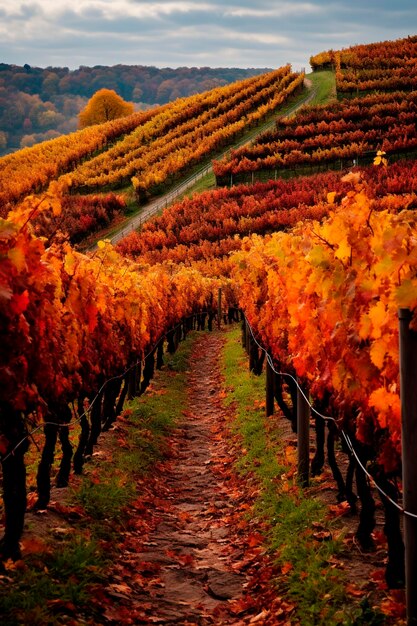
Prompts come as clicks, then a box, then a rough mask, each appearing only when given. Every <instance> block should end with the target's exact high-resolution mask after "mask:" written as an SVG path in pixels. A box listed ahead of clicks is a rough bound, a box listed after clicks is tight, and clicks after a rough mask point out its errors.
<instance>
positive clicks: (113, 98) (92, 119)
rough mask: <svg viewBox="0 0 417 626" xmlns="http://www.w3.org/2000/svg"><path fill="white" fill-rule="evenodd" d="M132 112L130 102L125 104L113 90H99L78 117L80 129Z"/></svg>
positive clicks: (132, 108) (132, 107)
mask: <svg viewBox="0 0 417 626" xmlns="http://www.w3.org/2000/svg"><path fill="white" fill-rule="evenodd" d="M133 112H134V106H133V103H132V102H126V101H125V100H123V98H121V97H120V96H119V95H118V94H117V93H116V92H115V91H114V90H113V89H100V90H99V91H96V93H95V94H94V95H93V96H92V97H91V98H90V100H89V101H88V102H87V105H86V107H85V109H83V110H82V111H81V112H80V114H79V116H78V124H79V127H80V128H85V127H86V126H92V125H93V124H102V123H103V122H108V121H109V120H115V119H117V118H118V117H126V115H131V114H132V113H133Z"/></svg>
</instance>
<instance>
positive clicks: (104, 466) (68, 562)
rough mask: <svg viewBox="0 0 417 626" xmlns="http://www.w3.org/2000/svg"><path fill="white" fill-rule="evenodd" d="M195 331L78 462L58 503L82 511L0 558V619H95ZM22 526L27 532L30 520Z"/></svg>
mask: <svg viewBox="0 0 417 626" xmlns="http://www.w3.org/2000/svg"><path fill="white" fill-rule="evenodd" d="M195 336H196V333H190V334H189V336H188V338H187V340H186V341H184V342H182V343H181V344H180V346H179V348H178V350H177V352H176V353H175V354H174V355H165V357H164V359H165V366H164V368H163V370H162V371H161V372H156V375H155V377H154V379H153V381H152V383H151V387H150V388H149V390H148V391H147V392H146V393H145V394H144V395H143V396H141V397H140V398H136V399H135V400H133V401H132V402H131V403H130V404H129V405H128V407H127V411H126V419H128V420H129V424H126V423H122V424H123V428H122V429H117V430H115V431H114V434H113V433H111V432H110V433H107V435H106V436H107V437H108V438H111V437H114V438H115V439H118V441H114V442H113V443H112V441H111V439H110V441H108V442H107V443H106V445H105V446H104V449H105V453H104V455H103V456H97V457H93V459H92V461H90V462H89V463H88V464H86V465H85V475H84V476H83V477H82V480H81V483H80V485H79V486H78V487H76V488H70V489H69V490H68V500H67V502H66V505H67V506H80V505H81V506H82V507H83V509H84V511H85V514H86V515H85V516H83V517H82V518H81V519H80V520H78V521H77V522H75V523H74V525H73V526H71V527H70V532H68V533H64V535H63V537H61V539H59V540H57V539H54V535H53V533H51V536H50V538H49V539H48V540H47V541H46V542H45V545H44V544H43V543H42V542H41V544H40V545H41V549H40V550H37V549H35V550H32V551H31V550H30V548H29V554H27V555H26V556H25V557H24V561H22V562H18V563H17V564H12V563H8V564H6V568H7V569H6V571H5V572H4V576H0V616H1V619H0V622H1V624H2V626H15V625H16V626H17V625H22V624H25V625H26V624H30V625H31V626H56V625H61V624H69V623H74V624H75V623H76V624H87V623H88V624H94V623H102V619H103V618H102V616H100V615H97V614H96V611H97V608H94V607H95V606H97V605H94V603H92V602H91V600H92V598H94V594H95V590H97V589H99V588H100V587H101V586H102V585H105V584H106V580H107V578H108V572H109V571H111V568H112V562H111V546H112V545H113V544H116V543H117V542H118V537H119V533H120V532H121V531H123V530H124V528H125V526H126V523H127V522H128V519H129V503H130V502H131V501H133V500H134V499H135V498H137V496H138V491H137V487H136V484H137V479H138V478H139V477H141V476H144V475H145V474H146V473H147V472H149V471H152V468H153V466H154V465H155V463H156V462H157V461H158V460H160V459H162V458H163V457H164V454H165V452H166V451H167V445H168V444H167V436H168V435H169V433H170V432H171V430H172V428H173V427H174V425H175V423H176V422H177V421H178V420H179V418H180V417H181V416H182V411H183V409H184V406H185V402H186V379H185V377H186V372H187V368H188V361H189V355H190V352H191V350H192V345H193V340H194V338H195ZM121 439H122V441H120V440H121ZM99 443H100V441H99ZM120 443H122V445H121V446H120ZM108 457H110V458H108ZM41 521H42V520H40V521H39V523H41ZM37 523H38V522H37ZM28 528H29V530H30V531H32V532H34V528H33V524H29V525H28ZM48 546H49V548H50V549H48ZM2 573H3V572H0V574H2ZM74 615H76V621H74V622H73V621H72V619H73V616H74ZM82 615H85V616H88V619H87V618H86V621H84V618H83V617H80V616H82Z"/></svg>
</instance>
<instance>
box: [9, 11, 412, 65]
mask: <svg viewBox="0 0 417 626" xmlns="http://www.w3.org/2000/svg"><path fill="white" fill-rule="evenodd" d="M399 4H400V5H401V6H398V5H399ZM376 5H377V6H376ZM393 5H395V6H393ZM376 8H377V10H375V9H376ZM415 24H417V5H416V2H415V0H400V1H398V2H397V3H394V2H392V0H371V2H370V3H365V2H363V0H349V2H347V0H345V1H344V2H343V1H342V0H256V2H254V1H253V0H156V1H153V0H72V2H64V1H63V0H26V1H24V0H1V6H0V62H4V63H16V64H21V65H23V64H24V63H29V64H31V65H39V66H44V67H45V66H47V65H65V66H69V67H71V68H73V67H76V66H77V65H81V64H82V65H97V64H101V65H114V64H116V63H129V64H132V63H138V64H143V65H158V66H171V67H176V66H179V65H195V64H196V63H202V64H204V65H210V66H220V65H221V66H231V65H234V66H239V67H249V66H257V67H278V66H279V65H284V64H286V63H292V64H293V65H294V66H295V67H296V68H297V67H303V66H304V67H308V59H309V57H310V55H311V54H315V53H317V52H319V51H320V50H323V49H328V48H337V47H346V46H348V45H351V44H355V43H359V42H363V43H367V42H370V41H381V40H384V39H393V38H396V37H403V36H406V35H409V34H413V31H412V30H410V25H411V28H412V27H413V25H415ZM414 32H415V31H414Z"/></svg>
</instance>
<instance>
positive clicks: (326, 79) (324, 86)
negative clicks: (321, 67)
mask: <svg viewBox="0 0 417 626" xmlns="http://www.w3.org/2000/svg"><path fill="white" fill-rule="evenodd" d="M306 78H308V79H309V80H311V82H312V83H313V89H314V90H315V91H316V95H315V97H314V98H313V99H312V100H311V102H310V103H309V104H312V105H315V104H327V103H328V102H331V101H333V100H336V77H335V74H334V72H331V71H321V72H311V73H310V74H307V75H306Z"/></svg>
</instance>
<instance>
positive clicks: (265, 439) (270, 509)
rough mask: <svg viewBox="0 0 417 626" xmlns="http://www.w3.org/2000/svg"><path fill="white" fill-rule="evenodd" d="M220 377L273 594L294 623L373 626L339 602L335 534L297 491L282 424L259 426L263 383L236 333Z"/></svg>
mask: <svg viewBox="0 0 417 626" xmlns="http://www.w3.org/2000/svg"><path fill="white" fill-rule="evenodd" d="M223 372H224V376H225V384H226V388H227V390H228V391H230V393H229V395H228V398H227V399H226V402H229V403H231V404H233V406H234V408H235V420H234V423H233V429H234V431H235V432H236V433H238V435H239V437H240V438H241V441H242V451H243V456H242V457H241V458H240V460H239V461H238V463H237V469H238V471H239V472H242V473H243V474H248V475H250V476H253V475H255V476H256V478H257V480H258V483H259V485H260V488H261V489H260V495H259V496H258V498H257V500H256V502H255V511H256V514H257V515H258V516H260V517H262V518H263V519H265V520H266V521H267V525H268V527H269V529H270V530H269V534H268V537H267V549H268V551H269V553H270V554H271V557H272V558H273V560H274V561H275V562H276V564H277V565H278V566H280V568H281V572H282V575H281V576H280V578H279V580H276V581H275V583H276V585H277V591H278V593H279V594H280V595H283V596H284V595H285V597H286V598H288V599H291V600H292V601H293V602H294V603H295V604H296V610H295V613H294V615H293V618H294V619H295V620H296V621H295V623H299V624H303V626H310V625H311V626H312V625H314V626H320V625H323V626H324V625H326V626H329V625H335V624H346V625H348V624H350V625H353V624H379V623H381V622H380V621H378V616H376V615H375V614H374V613H373V611H370V612H369V611H368V609H367V607H365V606H362V607H361V606H360V604H359V601H357V604H356V605H352V599H351V598H348V597H347V595H346V591H345V584H346V581H345V580H344V576H343V572H342V571H341V570H340V568H338V555H339V554H340V553H341V551H342V550H343V533H342V531H341V530H340V528H337V527H335V522H334V521H332V520H329V519H327V518H326V512H327V508H326V507H325V506H324V505H323V504H322V503H321V502H320V501H319V500H317V499H314V498H313V497H311V495H308V491H307V492H303V490H302V489H301V488H300V487H299V486H298V484H297V481H296V477H295V474H294V462H295V449H294V447H293V446H291V445H288V440H287V443H284V442H283V440H282V421H281V420H280V419H279V418H278V419H277V416H273V417H272V418H268V419H267V418H265V409H264V402H263V401H264V397H265V379H264V376H261V377H256V376H254V375H251V374H249V372H248V364H247V358H246V355H244V353H243V350H242V348H241V345H240V334H239V331H237V330H235V331H232V332H230V333H229V334H228V336H227V342H226V346H225V350H224V356H223ZM282 420H284V418H282ZM280 422H281V424H280ZM280 430H281V433H280Z"/></svg>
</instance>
